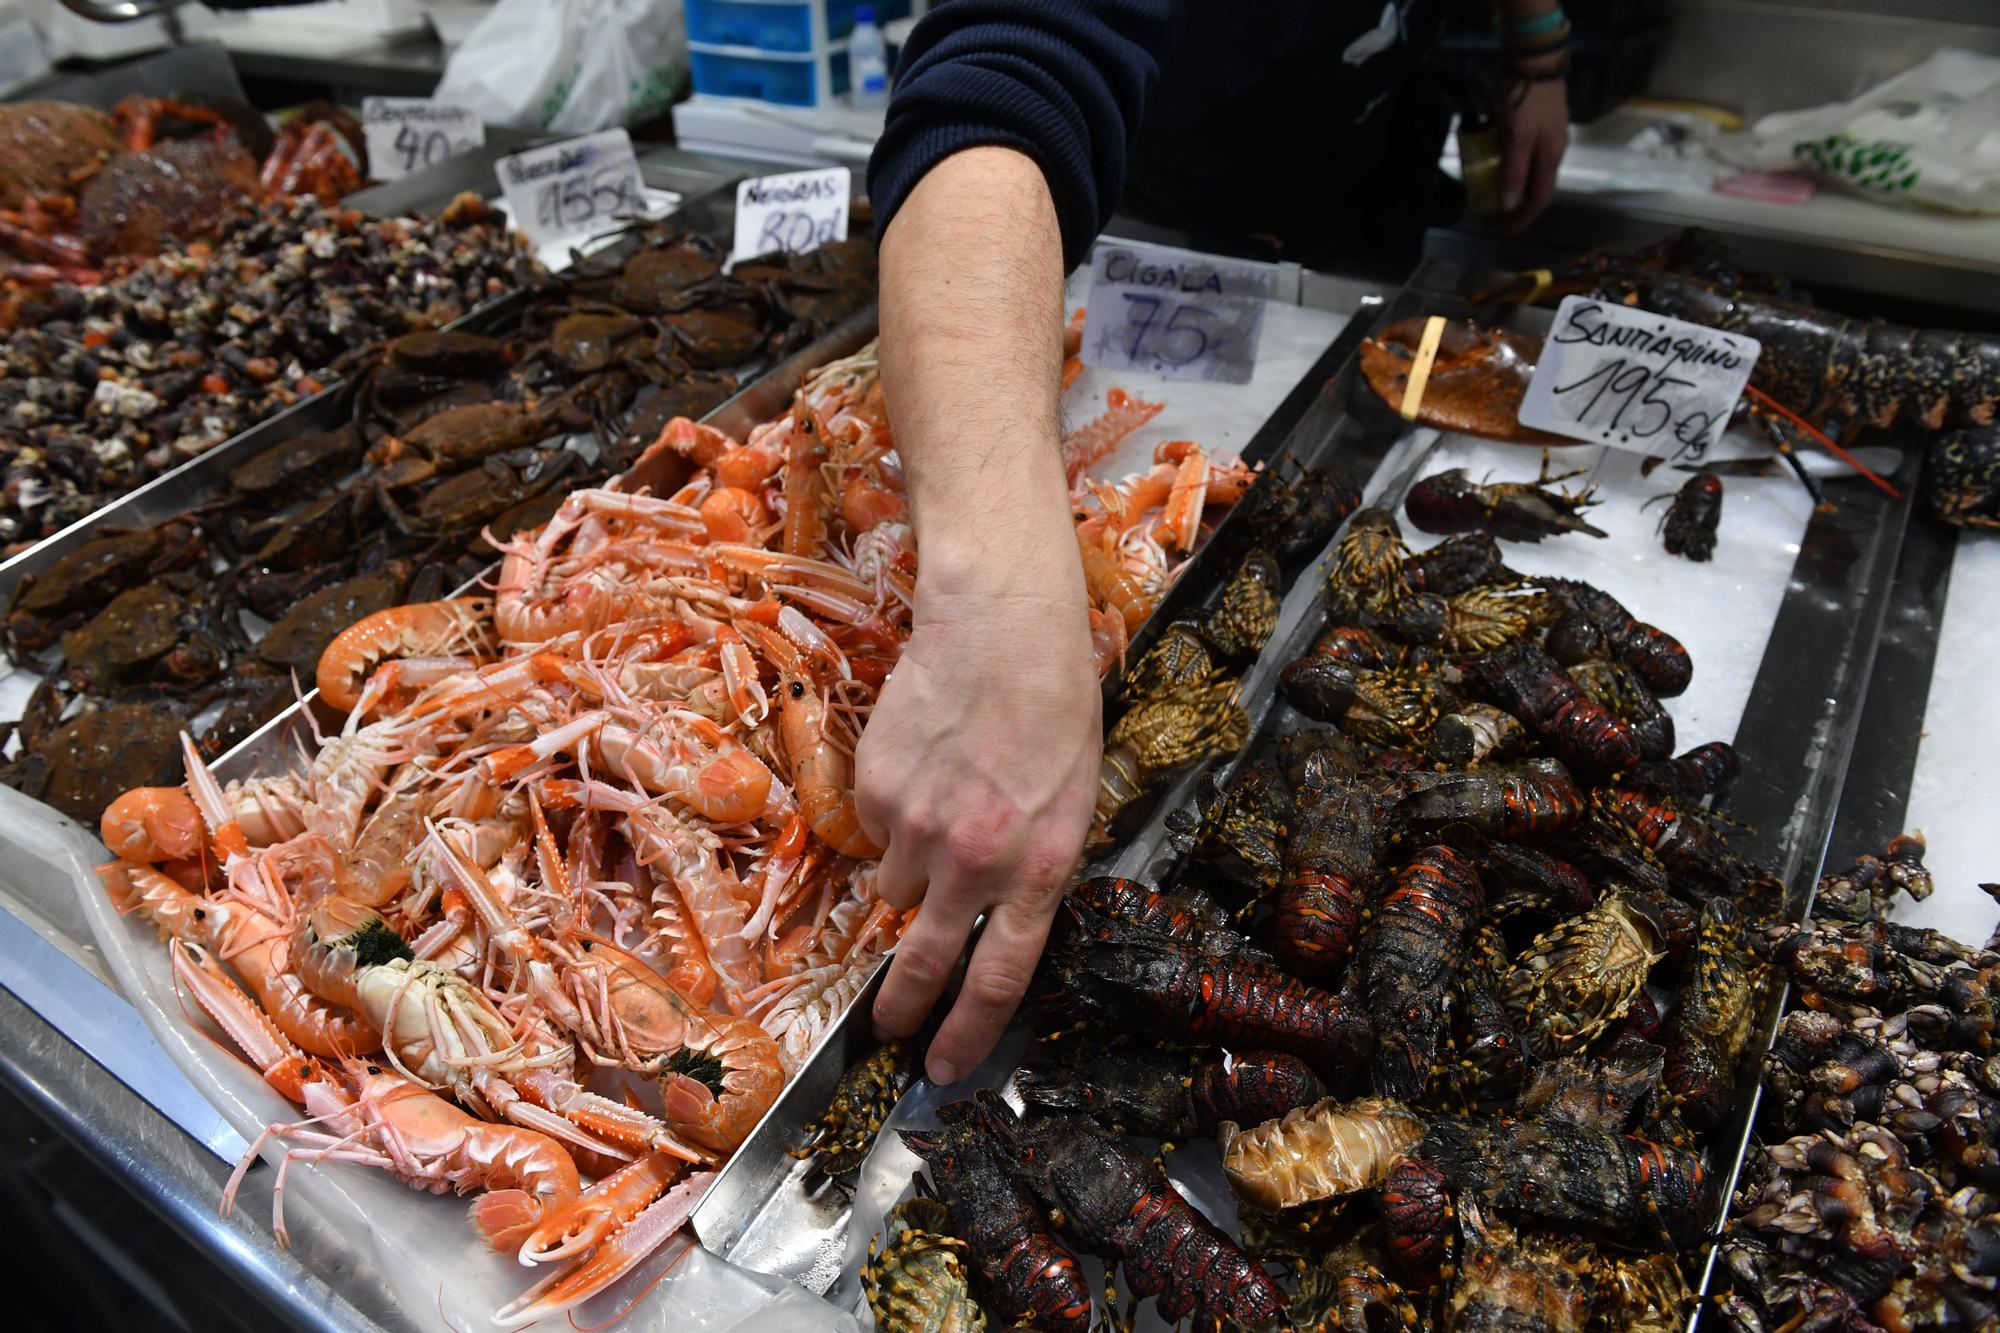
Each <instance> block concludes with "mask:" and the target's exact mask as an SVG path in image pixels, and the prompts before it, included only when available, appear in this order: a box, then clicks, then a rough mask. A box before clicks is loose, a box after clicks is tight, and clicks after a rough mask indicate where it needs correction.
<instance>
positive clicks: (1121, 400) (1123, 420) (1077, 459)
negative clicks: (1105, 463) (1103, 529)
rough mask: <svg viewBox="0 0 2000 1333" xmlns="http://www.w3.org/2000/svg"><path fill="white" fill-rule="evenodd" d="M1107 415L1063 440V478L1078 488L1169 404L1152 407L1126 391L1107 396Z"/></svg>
mask: <svg viewBox="0 0 2000 1333" xmlns="http://www.w3.org/2000/svg"><path fill="white" fill-rule="evenodd" d="M1104 402H1105V410H1104V414H1103V415H1102V416H1100V417H1098V418H1096V419H1095V420H1093V421H1089V422H1087V423H1085V424H1084V425H1082V426H1079V427H1077V428H1076V429H1075V430H1073V431H1071V432H1070V433H1069V434H1068V435H1066V436H1064V437H1063V442H1062V457H1063V475H1064V477H1066V478H1067V479H1068V481H1069V484H1070V485H1071V486H1072V487H1074V486H1075V485H1076V483H1077V480H1078V479H1079V478H1080V477H1082V476H1083V473H1084V469H1086V468H1088V467H1089V466H1090V465H1091V464H1092V463H1095V462H1096V461H1097V460H1098V459H1100V458H1102V457H1104V456H1105V455H1106V454H1108V453H1110V452H1111V451H1112V450H1113V449H1116V448H1117V447H1118V443H1119V441H1121V440H1123V439H1124V438H1125V437H1126V436H1128V435H1130V434H1131V433H1132V432H1133V431H1135V430H1137V429H1139V428H1140V427H1141V426H1143V425H1145V424H1146V423H1147V422H1149V421H1151V420H1152V419H1153V418H1154V417H1156V416H1158V415H1159V414H1160V413H1161V412H1162V411H1163V410H1165V408H1166V404H1165V403H1149V402H1146V401H1145V400H1143V399H1140V398H1134V397H1133V396H1132V395H1131V394H1129V393H1126V392H1125V391H1124V390H1123V389H1113V390H1111V391H1110V392H1109V393H1107V394H1105V396H1104Z"/></svg>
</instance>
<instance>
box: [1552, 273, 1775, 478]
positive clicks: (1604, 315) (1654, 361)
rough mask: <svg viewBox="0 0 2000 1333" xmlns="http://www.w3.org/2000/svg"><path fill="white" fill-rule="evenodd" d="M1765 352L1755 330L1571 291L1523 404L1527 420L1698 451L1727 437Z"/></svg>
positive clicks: (1656, 447) (1606, 440)
mask: <svg viewBox="0 0 2000 1333" xmlns="http://www.w3.org/2000/svg"><path fill="white" fill-rule="evenodd" d="M1763 350H1764V348H1763V344H1761V343H1759V342H1758V341H1757V340H1756V339H1755V338H1745V337H1743V336H1742V335H1740V334H1735V333H1724V332H1722V331H1721V330H1720V329H1710V328H1704V327H1703V326H1701V325H1699V324H1690V323H1688V322H1687V321H1686V320H1680V319H1670V318H1668V317H1667V316H1665V315H1654V314H1649V313H1647V312H1646V311H1644V310H1635V309H1633V308H1632V307H1630V306H1623V305H1615V304H1611V303H1609V302H1605V301H1597V300H1592V299H1590V298H1588V297H1582V296H1570V297H1565V298H1564V299H1563V303H1562V305H1561V307H1560V308H1558V309H1557V311H1556V322H1555V323H1554V325H1552V326H1551V327H1550V329H1549V333H1548V338H1547V340H1546V341H1545V342H1544V343H1543V344H1542V356H1541V360H1540V362H1539V363H1538V364H1537V365H1536V366H1535V377H1534V378H1533V379H1532V380H1530V381H1529V383H1528V392H1527V396H1526V397H1525V398H1524V399H1523V400H1522V402H1521V424H1522V425H1524V426H1533V427H1535V428H1536V429H1538V430H1546V431H1553V432H1554V433H1556V434H1558V435H1567V436H1569V437H1571V438H1572V439H1577V440H1587V441H1589V442H1590V443H1592V444H1608V445H1612V446H1613V447H1615V448H1619V449H1635V450H1638V451H1640V452H1642V453H1648V454H1659V453H1666V454H1668V455H1670V456H1672V457H1674V458H1677V459H1699V458H1700V457H1702V456H1703V455H1704V454H1706V453H1707V452H1708V450H1709V448H1710V446H1712V445H1713V444H1714V443H1715V442H1716V441H1717V440H1719V439H1721V438H1722V432H1723V430H1724V429H1725V428H1727V427H1728V425H1729V418H1730V415H1731V414H1732V413H1733V412H1734V411H1735V410H1736V400H1737V399H1738V398H1740V397H1742V395H1743V386H1744V385H1746V384H1748V383H1749V382H1750V371H1751V369H1752V368H1753V367H1754V366H1756V364H1757V357H1758V354H1759V353H1761V352H1762V351H1763Z"/></svg>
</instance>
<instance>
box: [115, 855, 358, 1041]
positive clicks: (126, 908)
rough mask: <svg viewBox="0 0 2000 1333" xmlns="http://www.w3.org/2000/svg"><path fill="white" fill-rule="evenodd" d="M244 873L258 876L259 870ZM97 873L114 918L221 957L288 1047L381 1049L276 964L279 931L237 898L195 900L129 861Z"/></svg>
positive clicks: (354, 1021)
mask: <svg viewBox="0 0 2000 1333" xmlns="http://www.w3.org/2000/svg"><path fill="white" fill-rule="evenodd" d="M247 869H248V870H249V872H250V873H258V872H259V871H261V869H262V867H261V866H257V865H252V866H250V867H248V868H247ZM97 875H98V878H99V879H100V880H101V881H102V882H103V884H104V888H105V892H106V893H107V894H108V895H109V896H110V898H111V902H112V905H113V906H115V907H116V908H117V909H118V910H119V911H120V912H137V913H138V914H139V915H140V916H142V917H144V918H145V919H146V920H147V921H148V922H150V923H151V924H152V925H153V926H154V927H155V928H156V929H157V930H159V931H160V933H161V934H163V935H167V936H169V937H171V938H173V939H177V940H180V941H182V942H183V943H188V944H205V945H207V946H208V947H209V948H211V949H213V950H215V952H216V953H217V954H219V955H221V957H222V959H223V961H225V962H227V963H228V964H229V965H230V966H231V967H232V968H234V969H235V970H236V975H237V976H239V977H241V978H242V979H243V981H244V983H245V984H246V985H247V986H248V987H249V988H250V990H251V992H252V993H253V994H254V995H255V996H256V997H257V1002H258V1004H260V1005H262V1006H263V1009H264V1012H265V1013H266V1014H268V1015H269V1016H270V1018H271V1021H272V1022H273V1023H275V1024H277V1027H278V1031H280V1032H282V1033H284V1034H285V1037H286V1038H287V1039H288V1040H290V1041H291V1042H292V1043H293V1044H295V1045H298V1046H302V1047H304V1048H305V1049H306V1050H307V1051H310V1052H311V1053H312V1054H314V1055H325V1056H335V1055H341V1054H344V1053H350V1052H354V1051H373V1050H377V1049H379V1048H380V1047H381V1045H382V1038H381V1037H380V1035H378V1034H377V1032H376V1031H375V1029H374V1027H373V1026H371V1025H370V1024H369V1023H367V1022H366V1021H365V1020H363V1019H362V1018H361V1017H360V1016H359V1015H357V1014H352V1013H349V1012H347V1011H346V1010H344V1009H342V1008H340V1007H339V1006H338V1005H335V1004H332V1003H329V1002H328V1001H326V1000H323V999H321V998H320V997H319V996H317V995H315V994H313V993H312V992H311V991H310V990H308V989H307V988H306V985H305V983H304V982H303V981H301V980H300V979H299V976H298V974H297V973H296V972H294V971H292V970H291V969H289V968H287V967H281V966H280V965H279V955H280V954H281V952H284V950H283V949H282V947H281V946H282V945H283V943H284V938H285V930H284V927H282V926H280V925H279V924H278V923H277V922H276V921H273V920H272V919H271V918H270V917H268V916H266V915H264V914H263V913H262V912H259V911H257V910H256V909H254V908H252V907H250V906H249V905H247V904H246V903H244V902H242V901H238V900H228V901H219V900H217V899H214V898H203V897H198V896H196V895H195V894H192V893H189V892H188V891H187V890H186V889H184V888H182V887H181V886H180V884H179V883H178V882H176V881H174V880H172V879H169V878H168V877H167V876H165V875H163V874H161V873H160V872H159V871H158V870H157V869H155V868H154V867H152V866H144V865H139V864H137V863H135V862H131V861H115V862H113V863H112V864H110V865H107V866H100V867H98V871H97ZM280 892H281V891H280ZM287 961H290V960H287Z"/></svg>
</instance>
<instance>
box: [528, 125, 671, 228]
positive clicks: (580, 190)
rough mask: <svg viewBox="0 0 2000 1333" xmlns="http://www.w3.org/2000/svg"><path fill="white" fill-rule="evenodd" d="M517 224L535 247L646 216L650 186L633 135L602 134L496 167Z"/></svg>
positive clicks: (532, 150)
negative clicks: (635, 153)
mask: <svg viewBox="0 0 2000 1333" xmlns="http://www.w3.org/2000/svg"><path fill="white" fill-rule="evenodd" d="M494 169H495V170H496V171H498V172H499V174H500V188H501V189H502V190H503V191H505V192H506V195H507V204H508V206H509V207H510V208H512V209H513V210H514V225H515V226H517V227H519V228H520V229H521V230H522V231H525V232H527V233H528V239H529V240H531V241H533V242H534V243H535V244H536V245H548V244H550V243H551V242H554V241H561V240H566V239H568V238H570V237H573V236H586V235H589V234H590V233H592V232H600V231H609V230H611V229H612V228H613V227H616V226H617V225H618V224H619V223H620V222H621V221H622V220H624V219H627V218H636V217H643V216H645V212H646V187H645V184H644V182H643V181H642V180H641V179H640V176H639V159H638V158H636V157H634V156H633V155H632V136H631V135H629V134H627V133H626V132H625V131H624V130H600V131H598V132H597V133H596V134H586V135H583V136H582V137H580V138H576V139H564V140H563V141H562V142H561V143H552V144H545V145H544V146H542V147H540V148H530V149H529V150H528V151H527V152H525V153H516V154H514V155H513V156H512V157H503V158H501V159H500V161H499V162H498V163H496V164H495V168H494Z"/></svg>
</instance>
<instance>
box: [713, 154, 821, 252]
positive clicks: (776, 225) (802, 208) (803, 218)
mask: <svg viewBox="0 0 2000 1333" xmlns="http://www.w3.org/2000/svg"><path fill="white" fill-rule="evenodd" d="M850 178H851V173H850V172H849V171H848V170H847V168H846V167H827V168H825V169H824V170H821V171H792V172H787V173H786V174H784V175H782V176H759V177H757V178H756V179H754V180H747V181H744V182H743V183H742V184H741V185H738V186H737V187H736V248H735V249H734V250H733V251H732V252H731V253H730V256H729V258H730V260H731V261H732V262H733V261H736V260H741V259H749V258H751V257H753V256H755V255H768V254H770V253H771V252H772V251H773V250H789V251H793V252H797V251H800V250H810V249H813V248H814V247H815V246H821V245H825V244H826V243H827V242H829V241H844V240H846V239H847V195H848V189H849V184H848V182H849V180H850Z"/></svg>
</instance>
